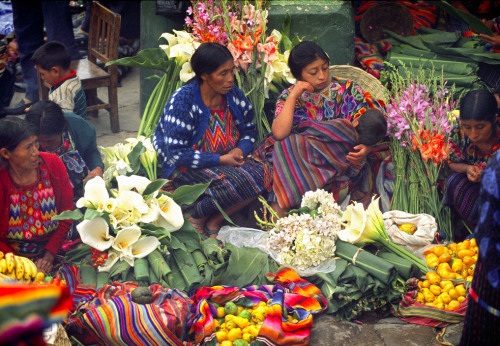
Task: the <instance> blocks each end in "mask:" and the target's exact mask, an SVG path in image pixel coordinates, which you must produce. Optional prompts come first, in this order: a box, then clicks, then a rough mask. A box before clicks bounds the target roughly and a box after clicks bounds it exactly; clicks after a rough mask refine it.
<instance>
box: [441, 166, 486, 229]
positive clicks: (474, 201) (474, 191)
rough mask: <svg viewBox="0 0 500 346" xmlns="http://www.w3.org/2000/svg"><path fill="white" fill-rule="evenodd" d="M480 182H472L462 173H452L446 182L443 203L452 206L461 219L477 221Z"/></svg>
mask: <svg viewBox="0 0 500 346" xmlns="http://www.w3.org/2000/svg"><path fill="white" fill-rule="evenodd" d="M480 187H481V184H479V183H473V182H471V181H469V179H467V176H466V175H465V174H462V173H453V174H452V175H450V177H449V178H448V180H447V182H446V197H445V200H444V204H445V205H447V206H449V207H453V208H454V209H455V210H456V211H457V213H458V214H459V215H460V217H461V218H462V219H463V220H466V221H468V222H471V223H477V217H478V198H479V189H480Z"/></svg>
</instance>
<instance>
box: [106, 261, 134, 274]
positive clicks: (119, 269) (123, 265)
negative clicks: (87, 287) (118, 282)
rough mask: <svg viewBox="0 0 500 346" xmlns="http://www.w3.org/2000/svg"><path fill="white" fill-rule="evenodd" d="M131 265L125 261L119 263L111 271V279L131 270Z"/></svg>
mask: <svg viewBox="0 0 500 346" xmlns="http://www.w3.org/2000/svg"><path fill="white" fill-rule="evenodd" d="M129 268H130V264H128V263H127V262H125V261H118V262H116V263H115V264H113V266H112V267H111V269H110V270H109V277H110V278H112V277H114V276H117V275H119V274H121V273H122V272H124V271H126V270H129Z"/></svg>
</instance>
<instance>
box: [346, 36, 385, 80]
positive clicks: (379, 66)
mask: <svg viewBox="0 0 500 346" xmlns="http://www.w3.org/2000/svg"><path fill="white" fill-rule="evenodd" d="M390 48H391V44H390V43H389V42H387V41H384V40H381V41H380V42H377V43H368V42H364V41H363V40H362V39H361V38H360V37H355V38H354V54H355V55H356V59H358V61H359V63H360V64H361V67H362V68H363V70H365V71H366V72H368V73H370V74H372V75H374V76H375V77H377V78H380V71H382V70H383V69H384V66H385V65H384V59H383V57H382V55H385V53H387V51H388V50H389V49H390Z"/></svg>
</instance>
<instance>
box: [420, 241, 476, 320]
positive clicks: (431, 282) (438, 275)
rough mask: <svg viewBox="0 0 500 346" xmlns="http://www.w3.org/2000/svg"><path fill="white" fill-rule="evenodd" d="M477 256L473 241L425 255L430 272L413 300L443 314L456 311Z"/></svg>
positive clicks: (433, 249)
mask: <svg viewBox="0 0 500 346" xmlns="http://www.w3.org/2000/svg"><path fill="white" fill-rule="evenodd" d="M477 256H478V247H477V244H476V240H475V239H470V240H469V239H466V240H464V241H463V242H460V243H451V244H449V245H448V246H442V245H438V246H435V247H433V248H431V249H430V250H429V251H427V252H426V253H425V260H426V262H427V266H428V267H429V269H430V270H429V271H428V272H427V274H426V275H425V277H426V279H425V280H421V281H419V283H418V287H419V290H418V293H417V298H416V300H417V301H418V302H420V303H422V304H425V305H429V306H433V307H436V308H439V309H442V310H457V309H458V308H459V307H460V304H461V303H462V302H463V301H464V300H465V299H466V296H467V290H466V289H465V287H467V284H468V282H470V281H472V276H473V274H474V268H475V266H476V261H477Z"/></svg>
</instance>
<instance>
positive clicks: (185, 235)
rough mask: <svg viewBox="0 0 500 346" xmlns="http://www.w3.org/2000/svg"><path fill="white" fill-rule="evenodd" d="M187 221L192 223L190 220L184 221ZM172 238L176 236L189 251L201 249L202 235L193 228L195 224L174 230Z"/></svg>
mask: <svg viewBox="0 0 500 346" xmlns="http://www.w3.org/2000/svg"><path fill="white" fill-rule="evenodd" d="M186 223H187V224H189V225H191V224H190V223H189V221H187V222H184V224H186ZM172 238H175V239H176V240H178V241H179V242H180V243H182V244H183V245H184V246H185V247H186V249H187V251H189V252H193V251H195V250H201V236H200V233H198V231H197V230H196V229H194V228H193V226H191V227H190V228H185V229H182V228H181V229H179V230H177V231H175V232H172ZM172 248H173V246H172Z"/></svg>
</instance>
